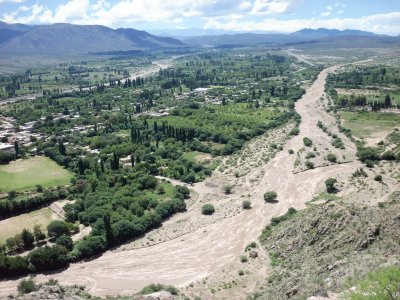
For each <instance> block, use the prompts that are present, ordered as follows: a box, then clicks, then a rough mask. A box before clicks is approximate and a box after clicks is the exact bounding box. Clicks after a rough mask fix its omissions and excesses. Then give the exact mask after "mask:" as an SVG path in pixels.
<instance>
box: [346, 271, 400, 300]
mask: <svg viewBox="0 0 400 300" xmlns="http://www.w3.org/2000/svg"><path fill="white" fill-rule="evenodd" d="M350 284H351V285H352V286H356V288H355V289H354V290H353V289H350V290H351V291H349V292H347V293H346V296H347V297H346V299H351V300H359V299H365V300H368V299H370V300H373V299H400V289H399V286H400V268H399V267H397V266H389V267H383V268H381V269H378V270H374V271H371V272H369V273H368V274H367V275H366V276H365V278H363V279H361V280H357V282H355V283H354V282H350Z"/></svg>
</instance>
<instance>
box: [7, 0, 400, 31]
mask: <svg viewBox="0 0 400 300" xmlns="http://www.w3.org/2000/svg"><path fill="white" fill-rule="evenodd" d="M0 20H2V21H3V22H7V23H24V24H51V23H73V24H83V25H88V24H98V25H105V26H109V27H112V28H119V27H129V28H137V29H142V30H173V29H192V28H198V29H205V30H221V31H223V30H226V31H237V32H247V31H248V32H283V33H289V32H294V31H297V30H300V29H302V28H322V27H323V28H335V29H340V30H343V29H358V30H366V31H371V32H374V33H379V34H388V35H400V0H340V1H339V0H0Z"/></svg>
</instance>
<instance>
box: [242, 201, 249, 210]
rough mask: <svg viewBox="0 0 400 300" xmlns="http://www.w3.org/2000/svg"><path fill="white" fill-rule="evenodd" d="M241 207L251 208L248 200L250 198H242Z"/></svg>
mask: <svg viewBox="0 0 400 300" xmlns="http://www.w3.org/2000/svg"><path fill="white" fill-rule="evenodd" d="M242 208H243V209H250V208H251V202H250V200H244V201H243V202H242Z"/></svg>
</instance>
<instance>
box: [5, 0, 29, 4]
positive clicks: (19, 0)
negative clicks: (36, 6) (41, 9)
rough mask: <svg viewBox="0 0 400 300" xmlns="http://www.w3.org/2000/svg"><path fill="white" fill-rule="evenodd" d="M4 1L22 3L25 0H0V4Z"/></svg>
mask: <svg viewBox="0 0 400 300" xmlns="http://www.w3.org/2000/svg"><path fill="white" fill-rule="evenodd" d="M6 2H10V3H23V2H25V0H0V4H2V3H6Z"/></svg>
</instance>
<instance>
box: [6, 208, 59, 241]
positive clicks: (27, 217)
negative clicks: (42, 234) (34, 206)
mask: <svg viewBox="0 0 400 300" xmlns="http://www.w3.org/2000/svg"><path fill="white" fill-rule="evenodd" d="M54 218H57V217H56V216H55V215H54V214H53V212H52V211H51V209H50V208H48V207H45V208H42V209H39V210H36V211H33V212H30V213H28V214H22V215H19V216H16V217H13V218H9V219H6V220H3V221H0V228H1V230H0V242H1V243H4V241H5V240H6V239H7V238H9V237H12V236H14V235H16V234H17V233H21V231H22V230H23V229H24V228H26V229H29V230H31V231H32V230H33V227H34V226H35V225H39V226H40V227H41V228H42V230H43V231H46V227H47V225H48V224H49V223H50V222H51V221H52V220H54Z"/></svg>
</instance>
